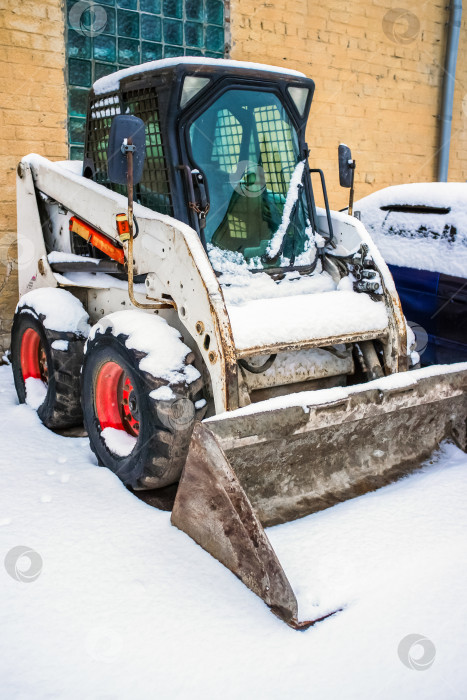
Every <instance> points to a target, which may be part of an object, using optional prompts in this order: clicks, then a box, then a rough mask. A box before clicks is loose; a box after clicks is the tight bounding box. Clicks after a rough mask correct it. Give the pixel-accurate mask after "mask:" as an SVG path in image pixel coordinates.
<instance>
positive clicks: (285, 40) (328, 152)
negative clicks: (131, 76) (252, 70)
mask: <svg viewBox="0 0 467 700" xmlns="http://www.w3.org/2000/svg"><path fill="white" fill-rule="evenodd" d="M447 5H448V3H445V2H440V1H439V0H435V1H434V2H430V3H426V2H424V1H423V2H420V1H419V2H415V3H408V2H401V3H394V2H392V1H391V0H373V1H371V0H365V1H363V0H352V1H351V0H326V2H319V1H318V0H287V2H285V1H283V0H268V2H258V3H255V4H253V3H250V2H245V1H244V0H231V40H232V51H231V56H232V58H235V59H239V60H250V61H259V62H263V63H271V64H276V65H279V66H286V67H290V68H295V69H297V70H300V71H302V72H303V73H305V74H306V75H307V76H309V77H311V78H313V80H314V81H315V83H316V92H315V98H314V101H313V104H312V108H311V115H310V123H309V129H308V133H307V140H308V144H309V146H310V148H311V158H312V161H313V164H314V165H315V166H316V167H321V168H323V170H324V171H325V174H326V179H327V184H328V190H329V191H330V199H331V206H332V207H333V208H337V209H339V208H342V207H344V206H346V204H347V196H348V194H347V193H348V191H346V190H342V189H340V188H339V184H338V171H337V146H338V144H339V143H340V142H344V143H347V144H348V145H349V146H351V148H352V153H353V155H354V157H355V159H356V161H357V172H356V180H355V182H356V196H357V197H361V196H364V195H367V194H369V193H370V192H372V191H374V190H376V189H380V188H382V187H386V186H388V185H393V184H398V183H402V182H416V181H418V182H425V181H432V180H435V179H436V177H437V175H436V173H437V156H436V154H437V150H438V119H437V115H438V114H439V111H440V87H441V80H442V72H443V71H442V66H444V54H445V23H446V22H447V20H448V10H447V8H446V6H447ZM394 6H396V7H398V6H399V7H400V6H402V7H407V8H408V13H409V14H406V15H405V17H399V18H398V17H397V12H396V11H395V10H393V9H392V8H394ZM391 10H392V14H388V13H389V12H390V11H391ZM466 22H467V11H464V21H463V27H462V30H461V46H460V50H459V58H458V74H457V78H458V80H457V88H456V97H455V108H454V120H453V141H452V148H451V163H450V179H451V180H461V181H464V180H465V179H466V177H467V148H466V146H467V143H466V141H467V130H466V126H467V97H466V93H467V61H466V58H467V56H466V54H467V35H466V26H467V25H466Z"/></svg>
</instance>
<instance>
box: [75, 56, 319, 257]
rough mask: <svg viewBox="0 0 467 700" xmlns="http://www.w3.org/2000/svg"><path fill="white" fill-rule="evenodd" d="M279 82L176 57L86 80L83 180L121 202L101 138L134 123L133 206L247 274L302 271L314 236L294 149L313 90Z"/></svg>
mask: <svg viewBox="0 0 467 700" xmlns="http://www.w3.org/2000/svg"><path fill="white" fill-rule="evenodd" d="M279 71H280V69H274V70H273V69H272V68H268V67H266V66H265V67H262V66H257V65H255V64H244V63H240V62H236V61H222V60H213V59H193V58H191V59H190V58H178V59H165V60H162V61H156V62H153V63H152V64H147V65H146V66H139V67H136V68H130V69H124V70H123V71H119V72H117V73H115V74H113V75H111V76H107V77H105V78H103V79H101V80H100V81H97V83H95V85H94V89H93V91H91V94H90V99H89V107H88V117H87V129H86V144H85V162H84V171H83V174H84V175H85V176H87V177H92V179H94V180H95V181H96V182H99V183H101V184H103V185H105V186H106V187H110V188H112V189H114V190H117V191H120V192H121V193H122V194H123V193H124V189H123V188H121V187H120V186H118V185H112V183H110V181H109V178H108V173H107V162H106V151H107V141H108V132H109V130H110V125H111V122H112V118H113V117H114V116H115V115H116V114H134V115H136V116H138V117H140V118H141V119H143V121H144V122H145V126H146V162H145V166H144V171H143V177H142V179H141V182H140V183H139V184H138V185H137V186H136V187H135V200H136V201H137V202H140V203H141V204H143V205H145V206H147V207H149V208H151V209H153V210H155V211H159V212H161V213H163V214H168V215H170V216H174V217H175V218H176V219H178V220H181V221H183V222H185V223H187V224H189V225H190V226H191V227H193V228H194V229H195V230H196V231H197V232H198V233H199V235H200V238H201V240H202V242H203V245H204V246H205V248H206V249H210V248H211V247H216V248H218V249H220V250H222V251H227V252H228V254H234V255H236V256H238V255H240V256H241V258H243V259H245V260H246V261H247V262H248V264H249V266H251V267H252V268H255V267H261V268H265V267H266V268H268V267H276V266H278V265H284V264H285V265H292V266H294V265H300V264H304V262H306V261H307V257H306V251H307V249H308V248H309V245H310V243H309V241H310V232H312V231H313V230H317V228H316V221H317V215H316V210H315V205H314V198H313V191H312V186H311V180H310V177H309V172H308V170H309V168H308V162H307V156H308V149H307V145H306V143H305V128H306V122H307V117H308V112H309V109H310V105H311V100H312V97H313V91H314V83H313V81H312V80H310V79H307V78H306V77H305V76H303V75H301V74H300V73H297V72H295V71H283V72H279ZM278 237H279V238H280V239H281V240H280V241H279V243H278V244H276V243H274V245H273V241H275V239H278Z"/></svg>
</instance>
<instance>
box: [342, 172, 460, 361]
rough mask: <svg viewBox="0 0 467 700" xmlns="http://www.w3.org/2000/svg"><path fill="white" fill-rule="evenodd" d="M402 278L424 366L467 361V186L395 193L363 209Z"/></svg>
mask: <svg viewBox="0 0 467 700" xmlns="http://www.w3.org/2000/svg"><path fill="white" fill-rule="evenodd" d="M355 214H356V216H359V217H360V218H361V220H362V222H363V223H364V225H365V226H366V228H367V230H368V231H369V233H370V234H371V236H372V238H373V239H374V241H375V243H376V244H377V246H378V248H379V249H380V251H381V253H382V255H383V257H384V259H385V260H386V262H387V263H388V265H389V269H390V270H391V273H392V275H393V277H394V281H395V283H396V287H397V291H398V293H399V296H400V299H401V303H402V308H403V310H404V314H405V316H406V318H407V320H408V322H409V324H410V325H411V326H412V328H413V330H414V332H415V335H416V339H417V350H418V352H419V354H420V358H421V363H422V365H430V364H438V363H441V364H443V363H451V362H461V361H466V360H467V184H466V183H437V182H433V183H421V184H409V185H397V186H394V187H387V188H385V189H383V190H380V191H378V192H375V193H373V194H371V195H369V196H368V197H364V198H363V199H361V200H359V201H358V202H356V204H355Z"/></svg>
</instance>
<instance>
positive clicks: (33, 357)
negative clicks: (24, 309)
mask: <svg viewBox="0 0 467 700" xmlns="http://www.w3.org/2000/svg"><path fill="white" fill-rule="evenodd" d="M21 372H22V374H23V380H24V381H26V379H29V378H30V377H32V378H33V379H42V381H43V382H44V384H47V383H48V381H49V370H48V367H47V354H46V352H45V348H44V346H43V344H42V341H41V337H40V335H39V333H38V332H37V331H36V330H34V328H27V329H26V330H25V331H24V333H23V337H22V338H21Z"/></svg>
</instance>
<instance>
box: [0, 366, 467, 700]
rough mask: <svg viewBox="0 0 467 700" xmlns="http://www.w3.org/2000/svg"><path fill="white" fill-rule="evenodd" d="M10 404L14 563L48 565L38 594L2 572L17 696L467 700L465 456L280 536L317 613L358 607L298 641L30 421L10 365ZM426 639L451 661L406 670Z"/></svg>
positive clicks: (1, 534)
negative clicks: (408, 641) (19, 555)
mask: <svg viewBox="0 0 467 700" xmlns="http://www.w3.org/2000/svg"><path fill="white" fill-rule="evenodd" d="M0 398H1V400H0V425H1V426H2V430H1V437H0V439H1V451H0V463H1V466H0V475H1V488H0V504H1V505H0V543H1V549H0V551H1V554H2V562H3V560H4V558H5V556H6V555H7V554H8V553H9V552H11V550H12V549H13V548H14V547H17V546H20V545H24V546H27V547H30V548H32V549H33V550H35V551H36V552H37V553H38V554H39V555H40V558H41V559H40V560H39V559H38V558H37V557H36V565H37V562H38V561H39V562H40V561H42V569H41V570H40V574H39V575H38V576H37V577H36V578H35V580H33V581H30V582H27V583H26V582H22V581H18V580H15V578H13V577H12V575H10V574H11V572H12V571H13V570H12V568H11V555H10V559H8V561H7V568H8V569H9V571H10V574H9V573H8V572H7V570H6V568H5V567H4V566H3V564H2V565H1V566H0V605H1V622H0V624H1V632H0V679H1V691H0V696H1V697H2V698H8V700H16V699H19V698H21V699H22V698H27V699H28V700H29V699H30V698H39V699H42V698H60V699H61V698H66V699H67V700H73V699H74V698H79V699H80V700H81V699H82V698H91V699H94V698H102V699H104V698H106V699H107V700H110V699H111V698H118V699H120V698H125V699H127V698H131V699H132V700H133V699H134V698H135V699H139V698H144V699H146V698H148V697H157V698H217V697H219V696H222V697H223V698H239V697H245V698H284V697H313V698H316V699H320V698H326V699H330V700H331V699H332V700H334V699H335V698H359V699H362V698H365V699H366V698H371V700H376V699H380V698H387V699H388V700H389V699H390V700H393V699H394V698H408V699H410V700H412V699H413V698H417V700H420V699H425V698H433V699H435V698H436V700H439V699H440V698H443V699H444V698H464V697H465V688H466V687H467V667H466V664H465V658H466V653H467V635H466V632H465V619H466V617H467V548H466V546H465V541H466V540H465V532H466V528H467V458H466V456H465V455H463V454H462V453H461V452H460V451H459V450H458V449H456V448H455V447H454V446H452V445H446V446H444V448H443V449H442V451H441V453H440V454H439V455H438V456H437V457H436V459H435V460H433V463H432V464H430V465H427V467H426V468H425V469H424V470H423V471H422V472H418V473H417V474H415V475H413V476H411V477H409V478H407V479H404V480H403V481H400V482H398V483H396V484H394V485H392V486H389V487H386V488H384V489H381V490H380V491H378V492H376V493H372V494H368V495H366V496H364V497H361V498H358V499H355V500H353V501H348V502H347V503H344V504H341V505H339V506H337V507H334V508H332V509H330V510H327V511H323V512H322V513H318V514H316V515H313V516H310V517H308V518H304V519H303V520H300V521H297V522H294V523H289V524H287V525H282V526H279V527H276V528H272V529H269V530H268V535H269V537H270V539H271V540H272V543H273V545H274V547H275V548H276V551H277V553H278V555H279V558H280V560H281V561H282V563H283V565H284V568H285V570H286V572H287V574H288V576H289V578H290V580H291V582H292V585H293V586H294V588H295V590H296V593H297V596H298V599H299V603H300V602H302V603H303V609H304V611H306V612H310V611H313V610H314V611H316V612H319V611H320V610H325V609H330V608H335V607H344V610H343V612H341V613H339V614H337V615H336V616H334V617H332V618H330V619H328V620H326V621H325V622H323V623H321V624H319V625H317V626H316V627H314V628H311V629H309V630H307V631H306V632H295V631H293V630H291V629H289V628H288V627H287V626H286V625H285V624H284V623H282V622H280V621H279V620H278V619H276V618H275V617H274V616H273V615H272V614H271V613H270V612H269V610H268V609H267V608H266V606H265V605H264V604H263V603H262V602H261V600H259V599H258V598H257V597H256V596H255V595H254V594H253V593H251V592H250V591H249V590H248V589H247V588H246V587H245V586H244V585H243V584H242V583H241V582H240V581H238V580H237V579H236V578H235V577H234V576H233V575H232V574H231V573H230V572H229V571H227V570H226V569H225V568H224V567H222V566H221V565H220V564H219V563H218V562H216V561H215V560H214V559H212V558H211V557H210V556H209V555H208V554H207V553H206V552H204V551H203V550H202V549H201V548H199V547H198V546H197V545H196V544H195V543H194V542H192V541H191V540H190V539H189V538H188V537H187V536H186V535H185V534H183V533H181V532H179V531H178V530H177V529H175V528H174V527H172V526H171V525H170V517H169V514H168V513H165V512H161V511H158V510H155V509H154V508H151V507H150V506H148V505H146V504H144V503H143V502H141V501H139V500H138V499H136V498H135V497H134V496H133V495H132V494H131V493H129V492H128V491H127V490H126V489H125V487H124V486H123V485H122V484H121V483H120V481H119V480H118V479H117V478H116V477H115V476H114V475H113V474H111V473H110V472H109V471H108V470H106V469H102V468H99V467H97V466H96V463H95V459H94V457H93V455H92V453H91V451H90V449H89V446H88V442H87V439H85V438H65V437H61V436H58V435H55V434H53V433H52V432H50V431H48V430H46V429H45V428H44V427H43V426H42V425H41V423H40V422H39V420H38V418H37V416H36V414H35V413H34V411H32V410H31V408H29V407H28V406H26V405H23V406H18V405H17V399H16V395H15V392H14V388H13V382H12V376H11V368H9V367H0ZM25 564H26V565H27V564H28V561H27V560H26V558H25V557H23V559H20V560H19V561H18V569H17V574H16V576H17V578H21V572H22V571H24V568H23V567H24V565H25ZM26 568H27V566H26ZM38 571H39V569H38ZM13 574H14V571H13ZM411 634H420V635H423V636H425V637H427V638H428V639H429V640H431V642H432V644H433V645H434V648H435V650H436V656H435V659H434V662H433V663H432V665H431V666H430V667H429V668H426V669H425V670H421V671H419V670H412V669H410V668H408V667H407V666H405V665H404V664H403V663H402V661H401V660H400V658H399V656H398V647H399V644H400V642H401V640H403V639H404V638H405V637H406V636H407V635H411ZM420 653H421V647H420V646H414V647H413V648H412V651H411V654H412V658H413V659H414V660H415V662H416V660H417V658H419V655H420Z"/></svg>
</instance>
